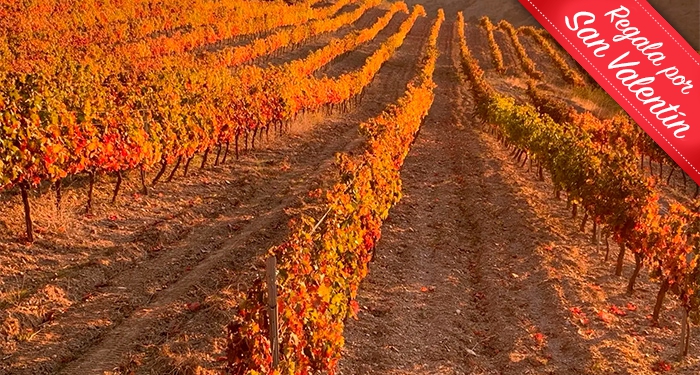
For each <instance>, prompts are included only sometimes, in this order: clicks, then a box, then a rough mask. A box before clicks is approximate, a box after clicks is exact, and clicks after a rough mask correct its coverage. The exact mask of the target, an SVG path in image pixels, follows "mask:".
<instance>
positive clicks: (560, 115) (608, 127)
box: [527, 82, 686, 183]
mask: <svg viewBox="0 0 700 375" xmlns="http://www.w3.org/2000/svg"><path fill="white" fill-rule="evenodd" d="M527 94H528V96H529V97H530V99H531V100H532V103H533V105H534V106H535V107H536V108H537V110H538V111H539V112H540V113H545V114H547V115H548V116H549V117H551V118H552V119H553V120H554V121H555V122H557V123H560V124H569V125H570V126H571V127H572V130H578V131H581V132H586V133H588V134H590V135H591V136H592V137H593V139H594V141H596V142H597V143H598V144H600V145H601V147H617V148H624V149H625V150H627V152H629V153H631V154H633V155H635V156H637V157H639V158H640V160H641V168H642V169H643V168H644V157H645V156H647V157H648V159H649V162H650V163H651V161H656V162H657V163H659V167H660V168H659V176H658V178H659V180H663V179H664V178H665V179H666V182H667V183H668V182H669V181H670V179H671V177H673V173H674V172H675V170H676V169H679V168H678V166H677V165H676V163H675V162H674V161H673V159H672V158H671V157H670V156H669V155H668V154H667V153H666V152H665V151H664V150H663V149H662V148H661V147H660V146H659V145H658V144H656V142H654V140H653V139H652V138H651V137H650V136H649V135H648V134H647V133H645V132H644V131H643V130H642V129H641V128H640V127H639V126H638V125H637V124H636V123H635V122H634V121H632V120H631V119H630V118H629V117H628V116H626V115H622V114H620V115H617V116H615V117H613V118H612V119H610V120H600V119H598V118H596V117H595V116H593V115H592V114H590V113H583V114H579V113H578V112H576V110H574V109H573V108H572V107H571V106H570V105H568V104H567V103H566V102H564V101H563V100H560V99H556V98H554V97H553V96H552V95H546V94H545V93H544V92H542V90H539V89H538V88H537V87H536V85H535V83H534V82H528V90H527ZM664 164H668V165H671V166H672V168H671V172H670V173H669V174H668V176H667V177H665V176H664V172H663V170H664V168H663V166H664ZM650 170H651V168H650ZM681 171H682V170H681ZM682 173H683V176H684V178H685V176H686V175H685V172H682Z"/></svg>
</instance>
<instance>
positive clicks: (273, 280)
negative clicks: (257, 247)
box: [265, 256, 279, 368]
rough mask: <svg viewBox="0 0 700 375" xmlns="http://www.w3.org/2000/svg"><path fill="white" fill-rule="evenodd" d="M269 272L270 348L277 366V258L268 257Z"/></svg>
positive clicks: (274, 366) (273, 364) (273, 361)
mask: <svg viewBox="0 0 700 375" xmlns="http://www.w3.org/2000/svg"><path fill="white" fill-rule="evenodd" d="M265 266H266V267H265V271H266V274H267V296H268V301H267V308H268V316H269V317H270V344H271V345H270V350H271V351H272V353H271V354H272V366H273V368H277V365H278V364H279V339H278V337H277V333H278V332H277V330H278V327H277V325H278V323H277V258H276V257H274V256H271V257H269V258H267V262H266V264H265Z"/></svg>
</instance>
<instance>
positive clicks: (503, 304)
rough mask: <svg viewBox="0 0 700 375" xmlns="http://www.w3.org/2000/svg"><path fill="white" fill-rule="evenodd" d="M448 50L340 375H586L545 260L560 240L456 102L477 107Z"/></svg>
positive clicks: (350, 332)
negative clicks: (545, 249) (543, 252)
mask: <svg viewBox="0 0 700 375" xmlns="http://www.w3.org/2000/svg"><path fill="white" fill-rule="evenodd" d="M447 30H448V32H446V34H448V36H447V38H448V39H449V38H451V37H452V36H453V34H451V33H449V31H450V30H449V29H447ZM448 43H453V41H452V40H448V41H447V42H446V41H445V40H444V37H443V41H442V42H441V46H442V47H441V51H442V53H443V56H441V59H440V62H439V66H438V69H437V70H436V76H435V79H436V82H437V84H438V88H437V91H436V100H435V103H434V105H433V108H432V109H431V112H430V114H429V116H428V118H427V120H426V123H425V125H424V126H423V129H422V130H421V136H420V138H419V139H418V141H417V142H416V144H415V145H414V147H413V149H412V150H411V153H410V154H409V156H408V158H407V159H406V163H405V165H404V170H403V171H402V179H403V185H404V191H405V197H404V199H403V200H402V201H401V202H400V203H399V204H398V205H397V206H396V207H395V208H394V209H393V210H392V213H391V215H390V219H389V220H388V222H387V223H386V224H385V229H384V233H383V236H382V241H381V242H380V243H379V245H378V248H377V249H376V252H375V254H376V259H375V261H374V262H373V263H372V265H371V266H370V273H369V276H368V278H367V279H366V281H365V282H364V283H363V285H362V287H361V289H360V304H361V306H362V307H363V308H362V312H361V313H360V318H359V321H352V322H350V323H348V326H347V327H346V336H345V337H346V343H347V347H346V354H345V357H344V359H343V360H342V361H341V371H342V373H343V374H358V375H359V374H405V373H411V374H436V373H440V374H466V373H469V374H483V373H488V374H527V373H556V374H576V373H583V369H584V365H585V362H586V358H587V357H588V353H586V351H585V350H584V349H583V344H584V343H582V340H581V339H580V338H579V337H578V336H577V334H576V331H575V330H574V328H575V326H573V325H572V324H571V323H569V321H568V319H567V317H566V315H565V312H566V309H564V308H562V306H561V302H560V300H559V298H558V294H557V291H556V290H555V288H554V287H553V286H552V285H550V282H549V280H548V275H547V273H546V272H545V270H544V267H543V264H542V263H543V262H542V259H541V257H540V255H539V253H538V248H539V247H540V246H541V245H543V244H545V243H548V242H549V241H551V240H553V239H554V238H556V234H555V233H552V232H550V230H549V228H548V226H547V225H545V223H543V222H542V221H543V219H542V218H540V217H538V216H537V215H536V213H535V212H533V210H532V208H531V207H530V206H529V205H528V202H527V201H526V200H525V199H524V198H523V197H522V194H521V192H520V191H519V190H520V187H519V186H518V185H517V183H516V182H514V181H513V179H512V177H513V175H512V174H513V173H514V172H513V170H514V166H512V165H511V164H512V162H510V161H509V160H508V158H507V154H506V153H505V152H503V151H502V150H499V149H498V146H497V145H496V144H495V142H494V141H493V140H489V139H487V138H486V137H485V135H484V134H483V132H482V131H481V130H479V129H478V125H477V124H476V123H475V122H474V120H473V117H472V116H473V112H472V111H473V109H472V108H473V107H471V105H470V106H469V107H462V106H461V105H464V104H469V103H471V99H470V97H469V93H467V92H466V90H465V89H463V88H459V87H455V85H456V82H457V77H456V76H455V74H454V70H453V65H452V61H451V59H450V57H451V56H449V54H450V51H451V48H448V47H447V46H446V44H448ZM460 96H461V97H460ZM455 123H458V124H464V127H463V128H462V129H460V128H459V127H457V126H455V125H454V124H455ZM537 333H542V334H543V335H544V337H546V338H547V339H546V340H547V341H546V344H545V345H539V344H538V341H537V339H536V337H538V336H536V334H537Z"/></svg>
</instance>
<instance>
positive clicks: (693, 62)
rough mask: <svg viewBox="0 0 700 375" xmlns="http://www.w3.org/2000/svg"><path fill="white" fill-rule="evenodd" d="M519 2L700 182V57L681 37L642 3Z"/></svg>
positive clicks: (638, 0) (635, 0) (620, 0)
mask: <svg viewBox="0 0 700 375" xmlns="http://www.w3.org/2000/svg"><path fill="white" fill-rule="evenodd" d="M519 1H520V2H521V3H522V4H523V5H524V6H525V8H527V9H528V10H529V11H530V13H532V15H533V16H535V18H536V19H537V21H539V22H540V24H541V25H542V26H543V27H544V28H545V29H547V30H548V31H549V32H550V34H552V36H553V37H554V38H555V39H556V40H557V41H558V42H559V44H561V45H562V47H564V48H565V49H566V50H567V51H568V52H569V53H570V54H571V56H573V57H574V58H575V59H576V61H578V62H579V64H581V66H582V67H583V68H584V69H586V70H587V71H588V73H589V74H590V75H591V76H592V77H593V78H594V79H595V80H596V81H597V82H598V83H599V84H600V86H601V87H602V88H603V89H604V90H605V91H607V93H608V94H610V96H612V97H613V98H614V99H615V100H616V101H617V103H619V104H620V106H622V108H624V109H625V111H627V113H628V114H629V115H630V116H631V117H632V118H633V119H634V120H635V121H636V122H637V123H638V124H639V125H640V126H641V127H642V128H643V129H644V130H645V131H646V132H647V134H649V135H650V136H651V137H652V138H653V139H654V141H656V143H658V144H659V146H661V147H662V148H663V149H664V150H665V151H666V152H667V153H668V154H669V155H670V156H671V157H672V158H673V160H675V161H676V163H678V165H679V166H680V167H681V168H683V170H685V171H686V173H688V175H689V176H690V177H691V178H693V180H695V182H697V183H700V56H699V55H698V54H697V53H696V52H695V51H694V50H693V49H692V47H691V46H690V45H689V44H688V43H687V42H686V41H685V40H684V39H683V38H682V37H681V36H680V35H679V34H678V32H677V31H676V30H674V29H673V28H672V27H671V26H670V25H669V24H668V22H666V20H664V19H663V18H662V17H661V16H660V15H659V13H658V12H656V10H654V8H652V7H651V6H650V5H649V3H647V2H646V1H645V0H617V1H601V0H593V1H578V0H519ZM695 86H698V87H695Z"/></svg>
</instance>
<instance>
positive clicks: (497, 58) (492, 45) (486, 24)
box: [479, 16, 506, 74]
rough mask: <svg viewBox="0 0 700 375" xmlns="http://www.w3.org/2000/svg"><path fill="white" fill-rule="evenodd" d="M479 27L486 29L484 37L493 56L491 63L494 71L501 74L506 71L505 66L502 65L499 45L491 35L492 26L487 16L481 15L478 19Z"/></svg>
mask: <svg viewBox="0 0 700 375" xmlns="http://www.w3.org/2000/svg"><path fill="white" fill-rule="evenodd" d="M479 22H480V23H481V27H483V28H484V30H485V31H486V39H487V40H488V41H489V50H490V51H491V57H492V58H493V63H494V65H495V66H496V71H497V72H499V73H501V74H503V73H505V72H506V67H505V66H504V65H503V54H502V53H501V47H499V46H498V43H496V38H494V36H493V30H494V28H495V27H494V26H493V23H491V20H490V19H489V17H488V16H483V17H481V20H479Z"/></svg>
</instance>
